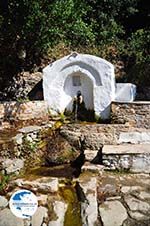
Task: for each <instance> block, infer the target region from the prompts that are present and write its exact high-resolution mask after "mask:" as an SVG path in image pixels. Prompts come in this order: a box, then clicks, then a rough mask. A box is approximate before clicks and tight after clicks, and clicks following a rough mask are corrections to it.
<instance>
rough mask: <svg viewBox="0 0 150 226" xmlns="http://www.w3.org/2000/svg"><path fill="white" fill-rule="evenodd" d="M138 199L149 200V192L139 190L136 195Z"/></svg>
mask: <svg viewBox="0 0 150 226" xmlns="http://www.w3.org/2000/svg"><path fill="white" fill-rule="evenodd" d="M138 197H139V198H140V199H143V200H144V199H148V200H150V193H148V192H145V191H141V192H140V194H139V196H138Z"/></svg>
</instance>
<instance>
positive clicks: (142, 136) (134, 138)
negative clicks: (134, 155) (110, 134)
mask: <svg viewBox="0 0 150 226" xmlns="http://www.w3.org/2000/svg"><path fill="white" fill-rule="evenodd" d="M118 143H132V144H139V143H140V144H146V143H147V144H150V132H149V131H148V132H122V133H120V135H119V140H118Z"/></svg>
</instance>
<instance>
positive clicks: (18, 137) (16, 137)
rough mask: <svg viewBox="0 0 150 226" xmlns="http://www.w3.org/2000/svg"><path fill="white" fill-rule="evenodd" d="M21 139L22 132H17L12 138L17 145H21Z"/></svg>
mask: <svg viewBox="0 0 150 226" xmlns="http://www.w3.org/2000/svg"><path fill="white" fill-rule="evenodd" d="M22 139H23V135H22V133H18V134H17V135H16V136H15V137H14V138H13V140H14V141H15V143H16V144H18V145H21V144H22V142H23V140H22Z"/></svg>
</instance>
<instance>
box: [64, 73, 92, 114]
mask: <svg viewBox="0 0 150 226" xmlns="http://www.w3.org/2000/svg"><path fill="white" fill-rule="evenodd" d="M93 86H94V81H93V80H92V79H91V78H90V77H89V76H88V75H86V74H83V73H82V72H80V71H78V72H74V73H72V74H70V75H68V76H67V78H66V80H65V83H64V92H65V94H66V95H67V96H68V97H69V98H68V100H69V99H70V101H69V102H68V104H67V106H66V109H67V110H69V111H70V110H72V105H73V99H74V97H75V96H76V94H77V92H78V91H81V93H82V96H83V99H84V102H85V107H86V108H87V109H91V110H93V109H94V103H93Z"/></svg>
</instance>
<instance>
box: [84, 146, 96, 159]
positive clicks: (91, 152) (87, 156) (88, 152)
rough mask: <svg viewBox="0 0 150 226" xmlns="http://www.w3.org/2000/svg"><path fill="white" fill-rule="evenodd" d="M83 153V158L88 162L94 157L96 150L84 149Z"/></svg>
mask: <svg viewBox="0 0 150 226" xmlns="http://www.w3.org/2000/svg"><path fill="white" fill-rule="evenodd" d="M84 154H85V159H86V160H87V161H89V162H90V161H92V160H93V159H94V158H95V157H96V155H97V151H94V150H89V149H86V150H85V151H84Z"/></svg>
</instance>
